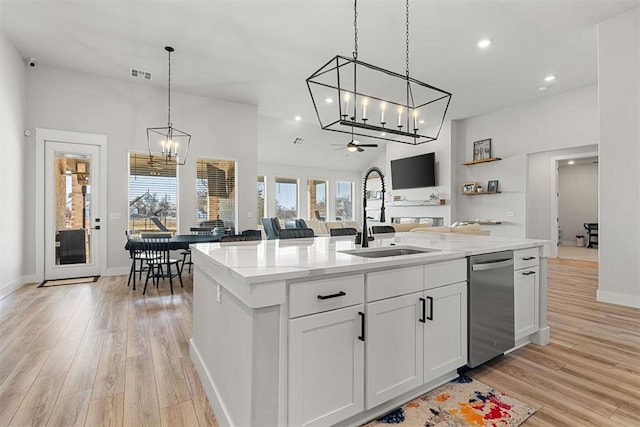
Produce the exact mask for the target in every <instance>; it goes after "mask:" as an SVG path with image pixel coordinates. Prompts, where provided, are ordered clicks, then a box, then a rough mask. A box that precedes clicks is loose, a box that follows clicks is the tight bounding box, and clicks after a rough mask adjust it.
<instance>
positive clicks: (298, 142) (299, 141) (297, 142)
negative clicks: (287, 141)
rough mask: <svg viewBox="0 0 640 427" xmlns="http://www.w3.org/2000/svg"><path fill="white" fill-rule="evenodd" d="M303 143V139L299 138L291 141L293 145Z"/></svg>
mask: <svg viewBox="0 0 640 427" xmlns="http://www.w3.org/2000/svg"><path fill="white" fill-rule="evenodd" d="M303 142H304V138H302V137H301V136H299V137H297V138H296V139H294V140H293V143H294V144H302V143H303Z"/></svg>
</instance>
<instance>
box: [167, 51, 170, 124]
mask: <svg viewBox="0 0 640 427" xmlns="http://www.w3.org/2000/svg"><path fill="white" fill-rule="evenodd" d="M167 52H169V84H168V85H167V92H168V95H169V96H168V99H169V105H168V108H167V125H168V126H169V127H171V50H168V49H167Z"/></svg>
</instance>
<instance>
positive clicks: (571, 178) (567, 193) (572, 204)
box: [558, 163, 598, 245]
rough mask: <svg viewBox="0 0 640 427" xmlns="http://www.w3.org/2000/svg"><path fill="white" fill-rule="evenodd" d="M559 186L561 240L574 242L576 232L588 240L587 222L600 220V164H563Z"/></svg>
mask: <svg viewBox="0 0 640 427" xmlns="http://www.w3.org/2000/svg"><path fill="white" fill-rule="evenodd" d="M558 190H559V193H560V197H559V200H558V205H559V206H558V208H559V209H558V212H559V214H560V228H561V229H562V244H564V245H575V244H576V236H584V238H585V241H586V240H587V230H585V229H584V223H585V222H596V223H597V222H598V165H597V164H593V163H587V164H575V165H567V166H561V167H560V173H559V176H558Z"/></svg>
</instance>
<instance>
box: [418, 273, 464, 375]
mask: <svg viewBox="0 0 640 427" xmlns="http://www.w3.org/2000/svg"><path fill="white" fill-rule="evenodd" d="M424 295H425V300H426V303H425V311H426V316H425V317H426V323H425V328H424V382H428V381H431V380H432V379H434V378H437V377H438V376H440V375H444V374H446V373H448V372H451V371H453V370H455V369H457V368H459V367H461V366H464V365H465V364H466V363H467V283H466V282H462V283H456V284H453V285H448V286H442V287H440V288H435V289H429V290H428V291H425V293H424Z"/></svg>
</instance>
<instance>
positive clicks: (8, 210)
mask: <svg viewBox="0 0 640 427" xmlns="http://www.w3.org/2000/svg"><path fill="white" fill-rule="evenodd" d="M1 7H2V6H1V5H0V15H1V13H2V10H1ZM0 22H1V20H0ZM0 94H1V95H0V150H2V153H3V154H4V155H5V156H4V157H5V159H4V161H3V162H2V167H1V168H0V182H2V183H3V185H2V202H3V204H4V208H3V209H0V224H2V226H1V227H0V242H2V244H0V298H2V297H3V296H5V295H6V294H8V293H10V292H11V291H13V290H14V289H15V288H17V287H18V286H20V285H22V282H23V276H24V274H25V272H24V265H23V259H24V258H25V257H26V256H27V254H28V250H27V248H26V247H25V244H24V243H25V242H24V232H25V228H26V226H25V194H26V192H25V191H24V188H23V187H22V186H21V185H20V183H21V182H22V181H23V180H24V175H25V142H24V136H23V135H24V134H23V132H24V129H25V122H26V87H25V65H24V62H23V61H22V58H21V57H20V55H19V54H18V52H17V51H16V49H15V48H14V46H13V45H12V44H11V42H9V40H8V39H7V37H6V36H5V34H4V32H3V31H2V28H1V27H0Z"/></svg>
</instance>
